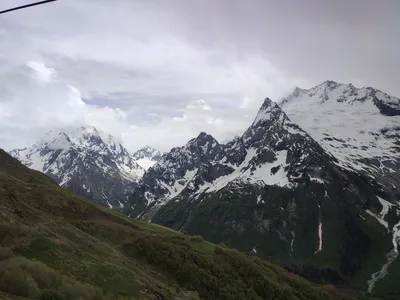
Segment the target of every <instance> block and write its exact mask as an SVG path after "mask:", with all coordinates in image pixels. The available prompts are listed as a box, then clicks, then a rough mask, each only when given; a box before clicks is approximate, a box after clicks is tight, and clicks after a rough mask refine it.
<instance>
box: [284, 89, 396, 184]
mask: <svg viewBox="0 0 400 300" xmlns="http://www.w3.org/2000/svg"><path fill="white" fill-rule="evenodd" d="M279 104H280V106H281V107H282V109H283V110H284V111H285V112H286V113H287V115H288V116H289V117H290V119H291V120H293V121H294V122H296V123H297V124H299V125H300V127H302V128H303V129H304V130H305V131H307V132H308V133H309V134H310V135H311V136H312V137H313V138H314V139H315V140H317V141H318V142H319V143H320V144H321V146H322V147H323V148H324V149H326V150H328V151H329V152H331V153H332V154H333V155H334V156H335V157H336V158H337V159H339V161H340V164H341V165H342V166H344V167H346V168H348V169H352V170H357V171H359V172H363V173H366V174H368V175H369V176H370V177H371V178H377V179H378V180H379V181H380V182H381V184H383V185H384V186H386V187H387V188H390V189H400V188H399V187H400V177H399V175H398V174H396V173H398V172H396V170H399V169H400V152H399V149H400V99H399V98H396V97H393V96H389V95H387V94H386V93H384V92H382V91H379V90H377V89H374V88H371V87H364V88H356V87H355V86H354V85H352V84H341V83H336V82H334V81H325V82H323V83H322V84H320V85H318V86H316V87H313V88H311V89H308V90H307V89H299V88H296V89H295V90H294V92H293V93H292V94H291V95H289V96H288V97H286V98H284V99H282V100H281V101H280V102H279ZM398 192H400V190H399V191H398Z"/></svg>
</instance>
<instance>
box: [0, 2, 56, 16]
mask: <svg viewBox="0 0 400 300" xmlns="http://www.w3.org/2000/svg"><path fill="white" fill-rule="evenodd" d="M55 1H58V0H45V1H40V2H35V3H31V4H26V5H22V6H18V7H14V8H10V9H7V10H2V11H0V15H1V14H5V13H8V12H11V11H14V10H19V9H23V8H28V7H32V6H36V5H41V4H46V3H50V2H55Z"/></svg>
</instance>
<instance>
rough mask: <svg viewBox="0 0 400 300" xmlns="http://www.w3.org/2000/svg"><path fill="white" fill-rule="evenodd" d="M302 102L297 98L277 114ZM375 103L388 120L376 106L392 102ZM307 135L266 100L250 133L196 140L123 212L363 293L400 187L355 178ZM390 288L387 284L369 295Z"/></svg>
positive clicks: (165, 161) (394, 220) (382, 258)
mask: <svg viewBox="0 0 400 300" xmlns="http://www.w3.org/2000/svg"><path fill="white" fill-rule="evenodd" d="M333 84H334V83H332V82H326V83H324V84H323V85H321V86H325V87H327V88H321V86H319V87H316V88H315V89H316V90H315V91H312V93H314V94H313V96H312V97H318V99H320V102H329V101H330V98H329V95H330V93H331V92H329V91H330V87H331V86H332V85H333ZM335 85H336V84H335ZM325 91H327V92H326V93H325ZM303 93H304V90H300V89H297V90H296V91H295V93H294V94H293V96H291V97H288V98H286V99H284V100H283V101H282V102H281V103H282V104H281V105H282V106H283V107H285V105H289V103H290V102H292V101H294V100H295V98H296V97H299V95H302V94H303ZM296 95H297V96H296ZM326 95H327V96H326ZM345 95H347V97H339V100H337V101H336V102H337V104H338V105H339V104H340V105H358V103H363V101H362V100H356V99H358V98H357V97H355V96H354V95H353V94H351V91H349V92H346V93H345ZM374 95H375V96H374V97H375V98H376V99H377V100H376V101H375V102H374V100H373V99H372V102H371V106H373V107H375V108H376V111H377V112H378V114H379V116H382V117H383V118H391V117H393V116H389V112H388V110H387V109H386V108H385V109H383V110H382V109H381V108H379V107H378V106H379V105H381V107H382V105H384V106H385V107H390V109H389V111H390V114H391V115H393V114H395V112H396V110H397V108H398V106H396V100H394V98H392V97H388V96H385V95H384V94H383V93H382V94H379V93H374ZM349 97H353V98H349ZM366 97H367V96H366ZM367 98H368V97H367ZM367 98H366V99H365V100H364V102H366V101H367ZM375 98H374V99H375ZM368 99H369V98H368ZM385 99H386V100H385ZM368 101H369V100H368ZM379 101H382V103H383V104H382V103H381V104H379V103H380V102H379ZM351 102H352V103H353V104H350V103H351ZM375 103H378V104H375ZM395 117H396V116H395ZM303 118H304V116H303ZM308 118H310V115H309V116H308ZM311 118H312V117H311ZM301 127H302V128H301ZM303 129H304V126H301V124H300V127H299V126H298V125H297V124H296V123H294V122H292V121H291V120H290V119H289V117H288V116H287V115H286V113H285V112H284V111H283V110H282V109H281V107H280V106H278V105H277V104H276V103H274V102H273V101H271V100H270V99H268V98H267V99H265V101H264V103H263V105H262V107H261V108H260V110H259V112H258V114H257V116H256V118H255V120H254V122H253V124H252V125H251V126H250V127H249V128H248V129H247V130H246V131H245V132H244V133H243V135H242V136H240V137H238V138H235V139H234V140H232V141H231V142H229V143H227V144H220V143H218V141H216V140H215V139H214V138H213V137H212V136H211V135H209V134H206V133H201V134H200V135H199V136H198V137H196V138H194V139H192V140H190V141H189V142H188V143H187V144H186V145H185V146H183V147H177V148H174V149H172V150H171V151H170V152H169V153H166V154H164V155H163V156H162V158H161V160H160V161H159V162H158V163H157V164H155V165H154V166H153V167H151V168H150V169H149V170H148V171H147V172H146V173H145V174H144V176H143V178H142V180H141V181H140V183H139V185H138V187H136V188H135V190H134V192H133V194H132V195H131V196H130V197H129V200H128V202H127V204H126V205H125V207H124V212H125V213H126V214H127V215H129V216H131V217H135V218H139V219H143V220H147V221H151V222H155V223H159V224H162V225H166V226H169V227H171V228H174V229H177V230H180V231H187V232H189V233H190V234H200V235H202V236H203V237H204V238H206V239H208V240H210V241H212V242H216V243H225V244H227V245H229V246H233V247H235V248H238V249H240V250H242V251H246V252H253V253H257V255H261V256H264V257H269V258H271V259H276V260H277V261H280V262H281V263H283V264H285V265H286V266H287V267H288V268H290V269H291V270H292V271H294V272H298V273H301V274H302V275H305V276H308V277H313V276H315V277H316V278H318V279H319V280H326V281H331V282H336V283H341V284H343V283H345V282H347V283H348V282H352V284H353V281H354V285H355V286H357V287H359V288H364V289H367V288H368V286H371V282H370V281H369V280H370V279H371V276H372V273H373V272H374V273H375V272H378V271H379V270H380V268H381V267H382V266H383V265H385V264H386V263H387V258H386V254H387V253H389V252H390V253H393V251H394V252H396V251H397V234H398V231H397V228H398V225H399V221H400V217H399V216H398V207H399V204H398V200H399V199H398V195H397V194H396V188H398V185H397V186H396V188H395V187H393V186H392V188H391V189H389V188H386V187H389V185H390V184H391V183H390V182H386V181H385V180H384V179H382V178H375V177H374V178H373V177H372V175H371V174H369V173H368V172H362V171H360V170H357V169H356V168H354V167H353V166H352V165H351V163H353V164H358V163H359V162H358V161H353V160H349V159H344V158H343V157H342V156H340V157H336V155H335V154H336V153H335V152H334V151H331V149H330V148H329V149H328V148H327V147H326V146H325V144H324V143H321V144H320V143H319V140H316V138H315V135H314V133H312V132H311V133H312V134H311V135H310V134H309V132H308V131H307V130H306V131H307V132H306V131H304V130H303ZM327 134H328V133H327ZM332 139H333V137H332ZM358 166H359V167H360V166H362V161H360V164H358ZM360 168H361V167H360ZM395 173H396V176H398V175H399V174H398V169H396V170H395ZM370 175H371V176H370ZM393 185H396V184H395V183H393ZM396 253H397V252H396ZM395 267H397V266H395V264H392V268H395ZM310 268H311V269H312V270H313V271H312V272H310V271H309V270H310ZM390 268H391V267H390V266H389V273H390ZM375 277H379V276H375ZM380 278H382V276H381V277H380ZM390 280H391V279H390V276H386V277H384V278H383V279H381V280H380V281H378V285H377V286H376V287H375V288H378V289H379V284H380V283H382V282H385V284H386V286H387V285H390V284H392V282H391V281H390ZM374 284H375V283H374ZM374 284H373V285H374ZM393 287H395V283H393Z"/></svg>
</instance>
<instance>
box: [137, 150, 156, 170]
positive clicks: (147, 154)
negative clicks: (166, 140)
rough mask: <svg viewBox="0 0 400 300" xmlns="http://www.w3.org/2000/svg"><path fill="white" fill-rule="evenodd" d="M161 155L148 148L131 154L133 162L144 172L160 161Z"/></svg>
mask: <svg viewBox="0 0 400 300" xmlns="http://www.w3.org/2000/svg"><path fill="white" fill-rule="evenodd" d="M161 156H162V153H161V152H160V151H158V150H157V149H154V148H153V147H150V146H145V147H143V148H141V149H139V150H138V151H136V152H135V153H134V154H133V159H134V160H135V162H136V163H137V164H138V165H139V166H141V167H142V168H143V169H144V170H148V169H149V168H150V167H152V166H154V164H155V163H157V162H158V161H159V160H160V159H161Z"/></svg>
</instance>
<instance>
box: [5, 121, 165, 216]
mask: <svg viewBox="0 0 400 300" xmlns="http://www.w3.org/2000/svg"><path fill="white" fill-rule="evenodd" d="M10 154H11V155H12V156H14V157H16V158H18V159H19V160H20V161H21V162H23V163H24V164H25V165H26V166H28V167H30V168H32V169H35V170H38V171H41V172H43V173H45V174H46V175H48V176H50V177H51V178H53V179H54V180H55V181H56V182H57V183H58V184H59V185H60V186H62V187H65V188H67V189H69V190H71V191H73V192H75V193H77V194H79V195H81V196H83V197H85V198H87V199H88V200H90V201H93V202H95V203H98V204H101V205H103V206H106V207H109V208H115V209H120V208H122V207H123V206H124V204H125V202H126V200H127V197H128V195H129V194H130V193H131V191H132V189H133V188H134V187H135V186H136V185H137V183H138V181H139V180H140V178H141V177H142V176H143V174H144V172H145V171H146V169H148V168H149V167H150V166H151V165H153V164H154V163H155V162H156V161H157V160H158V159H160V157H161V153H160V152H159V151H157V150H155V149H153V148H151V147H149V146H146V147H144V148H143V149H140V150H138V151H137V152H136V153H134V154H133V155H131V154H130V153H129V152H128V150H127V149H126V148H125V147H124V146H123V145H122V144H121V142H119V141H117V139H116V138H115V137H113V136H112V135H110V134H106V133H104V132H103V131H101V130H98V129H96V128H94V127H79V128H72V129H68V130H57V131H50V132H48V133H47V134H45V136H44V137H43V138H42V139H41V140H39V141H38V142H36V143H35V144H34V145H32V146H30V147H27V148H24V149H16V150H12V151H11V152H10Z"/></svg>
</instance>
